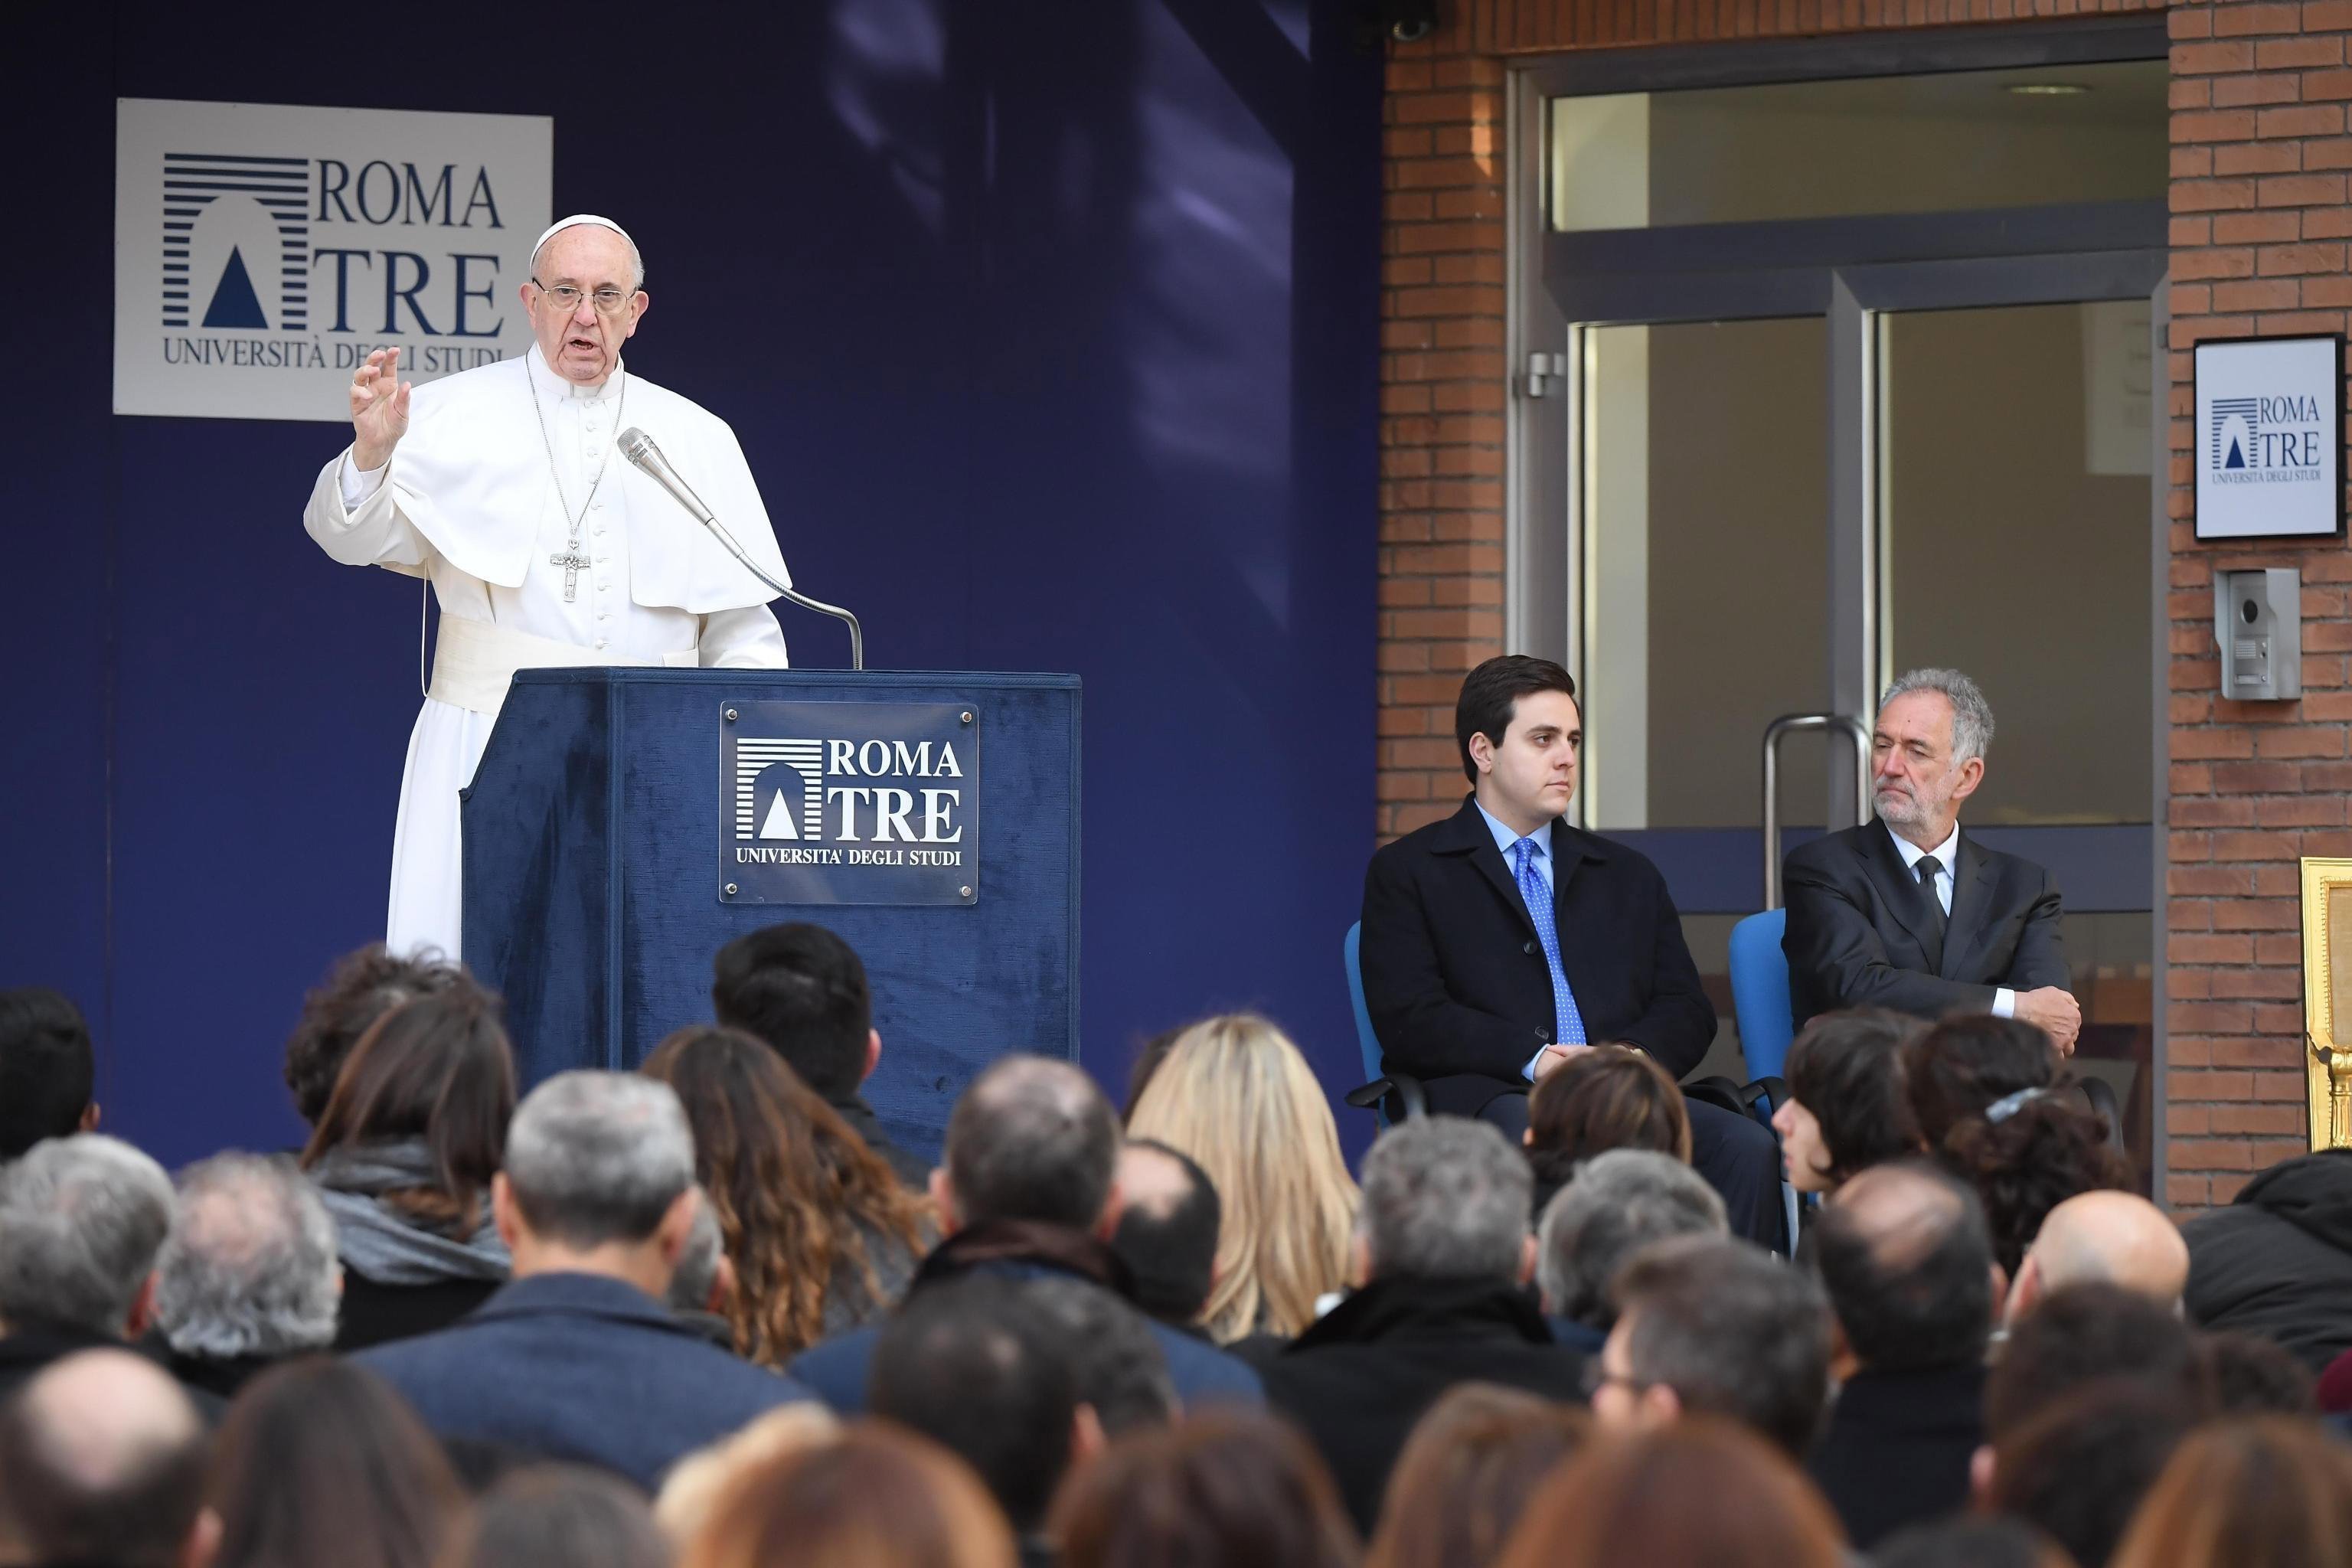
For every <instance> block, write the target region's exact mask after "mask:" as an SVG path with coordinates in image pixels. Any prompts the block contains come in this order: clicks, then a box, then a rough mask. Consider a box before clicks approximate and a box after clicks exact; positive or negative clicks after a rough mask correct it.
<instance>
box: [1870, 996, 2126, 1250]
mask: <svg viewBox="0 0 2352 1568" xmlns="http://www.w3.org/2000/svg"><path fill="white" fill-rule="evenodd" d="M1902 1059H1903V1071H1904V1077H1905V1082H1906V1089H1907V1090H1908V1099H1909V1101H1910V1106H1911V1113H1912V1116H1913V1118H1914V1119H1915V1120H1916V1122H1917V1124H1918V1128H1919V1133H1920V1137H1921V1140H1922V1142H1924V1143H1925V1144H1926V1146H1927V1152H1928V1153H1929V1154H1931V1155H1933V1156H1934V1157H1935V1158H1936V1159H1937V1161H1939V1162H1940V1163H1943V1165H1944V1166H1945V1167H1946V1168H1947V1169H1948V1170H1950V1171H1951V1172H1952V1173H1954V1174H1956V1175H1958V1176H1960V1177H1962V1178H1963V1179H1965V1180H1967V1181H1968V1182H1969V1183H1970V1184H1973V1185H1974V1186H1975V1187H1976V1189H1977V1195H1978V1197H1979V1198H1980V1199H1982V1200H1983V1203H1984V1208H1985V1218H1986V1220H1987V1221H1988V1222H1989V1223H1990V1226H1991V1227H1992V1240H1993V1258H1994V1259H1995V1261H1997V1262H1999V1263H2000V1267H2001V1269H2002V1271H2003V1272H2004V1273H2006V1274H2007V1275H2008V1277H2009V1278H2011V1279H2016V1278H2017V1273H2018V1270H2019V1268H2021V1267H2022V1266H2023V1265H2024V1262H2025V1253H2026V1249H2027V1248H2028V1247H2032V1245H2033V1238H2034V1237H2035V1236H2036V1235H2037V1234H2039V1232H2040V1231H2041V1229H2042V1221H2043V1220H2044V1219H2045V1218H2047V1217H2048V1216H2049V1214H2050V1211H2051V1210H2053V1209H2054V1208H2056V1207H2057V1206H2058V1205H2060V1204H2063V1203H2064V1202H2065V1201H2066V1200H2067V1199H2068V1198H2071V1197H2074V1196H2075V1195H2076V1194H2080V1193H2088V1192H2098V1191H2102V1190H2113V1191H2127V1190H2129V1189H2130V1188H2131V1186H2132V1184H2133V1173H2132V1168H2131V1163H2130V1162H2129V1161H2127V1160H2126V1159H2125V1158H2124V1156H2123V1155H2122V1154H2120V1153H2118V1152H2116V1149H2115V1148H2114V1146H2113V1145H2112V1144H2111V1143H2110V1142H2109V1141H2108V1131H2109V1129H2108V1126H2107V1121H2106V1118H2105V1117H2104V1116H2101V1115H2099V1114H2097V1113H2096V1112H2095V1111H2093V1110H2090V1109H2089V1108H2088V1106H2087V1104H2086V1103H2085V1102H2084V1100H2083V1099H2082V1097H2081V1096H2080V1094H2079V1093H2077V1092H2076V1091H2075V1090H2074V1080H2073V1079H2071V1078H2068V1077H2066V1076H2064V1075H2063V1074H2062V1073H2061V1072H2060V1071H2059V1068H2058V1055H2057V1052H2056V1050H2055V1048H2054V1047H2052V1045H2051V1044H2050V1041H2049V1038H2048V1037H2046V1036H2044V1035H2043V1034H2042V1031H2041V1030H2039V1029H2037V1028H2035V1027H2034V1026H2032V1025H2031V1024H2026V1023H2021V1022H2020V1021H2018V1020H2016V1019H2013V1018H1996V1017H1992V1016H1990V1015H1965V1016H1958V1017H1953V1018H1947V1019H1945V1020H1944V1021H1943V1022H1942V1023H1940V1024H1937V1025H1936V1026H1934V1027H1933V1028H1931V1029H1929V1030H1927V1032H1926V1033H1925V1034H1923V1035H1921V1036H1920V1037H1918V1038H1917V1039H1916V1040H1913V1041H1912V1042H1911V1043H1910V1044H1909V1045H1907V1046H1906V1047H1904V1050H1903V1053H1902Z"/></svg>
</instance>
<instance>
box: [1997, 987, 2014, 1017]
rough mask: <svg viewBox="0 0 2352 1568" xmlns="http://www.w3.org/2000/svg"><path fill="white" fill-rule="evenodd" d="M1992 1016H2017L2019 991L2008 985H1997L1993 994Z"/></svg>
mask: <svg viewBox="0 0 2352 1568" xmlns="http://www.w3.org/2000/svg"><path fill="white" fill-rule="evenodd" d="M1992 1016H1994V1017H1996V1018H2014V1017H2016V1016H2017V993H2016V992H2014V991H2011V989H2010V988H2009V987H2008V986H2006V985H2001V986H1996V987H1995V988H1994V990H1993V994H1992Z"/></svg>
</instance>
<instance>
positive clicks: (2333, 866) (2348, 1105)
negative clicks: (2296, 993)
mask: <svg viewBox="0 0 2352 1568" xmlns="http://www.w3.org/2000/svg"><path fill="white" fill-rule="evenodd" d="M2339 936H2340V937H2341V938H2342V940H2341V941H2338V940H2337V938H2338V937H2339ZM2303 1028H2304V1036H2303V1038H2304V1055H2303V1071H2304V1079H2305V1089H2306V1095H2307V1099H2308V1100H2309V1102H2310V1110H2311V1146H2312V1147H2313V1148H2314V1149H2347V1148H2352V859H2330V858H2319V857H2315V856H2305V858H2304V860H2303Z"/></svg>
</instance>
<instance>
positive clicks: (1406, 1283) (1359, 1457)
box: [1265, 982, 1584, 1535]
mask: <svg viewBox="0 0 2352 1568" xmlns="http://www.w3.org/2000/svg"><path fill="white" fill-rule="evenodd" d="M1571 984H1573V982H1571ZM1474 1382H1475V1383H1499V1384H1503V1385H1504V1386H1505V1387H1507V1388H1520V1389H1525V1390H1527V1391H1528V1393H1530V1394H1542V1395H1544V1396H1545V1397H1547V1398H1549V1399H1558V1400H1563V1401H1567V1402H1570V1403H1572V1404H1581V1403H1582V1402H1583V1397H1584V1388H1583V1382H1584V1357H1583V1356H1581V1355H1580V1354H1578V1353H1577V1352H1575V1351H1572V1350H1570V1349H1568V1348H1566V1347H1565V1346H1562V1345H1559V1344H1555V1343H1554V1342H1553V1341H1552V1333H1551V1327H1550V1325H1549V1323H1547V1322H1546V1321H1544V1317H1543V1314H1542V1313H1541V1312H1539V1311H1538V1310H1536V1307H1535V1304H1534V1303H1533V1302H1532V1301H1530V1300H1528V1296H1527V1293H1526V1292H1525V1291H1523V1290H1518V1289H1513V1288H1512V1287H1511V1286H1509V1285H1507V1284H1504V1283H1501V1282H1499V1281H1488V1280H1478V1279H1468V1280H1464V1279H1376V1280H1374V1281H1373V1282H1372V1283H1371V1284H1370V1285H1368V1286H1366V1287H1365V1288H1364V1289H1361V1290H1359V1291H1357V1292H1356V1293H1355V1294H1354V1295H1352V1296H1350V1297H1349V1298H1348V1299H1347V1300H1344V1301H1342V1302H1340V1303H1339V1305H1338V1306H1336V1307H1334V1308H1332V1309H1331V1310H1329V1311H1328V1312H1326V1313H1325V1314H1324V1315H1323V1316H1322V1317H1321V1318H1320V1319H1318V1321H1316V1322H1315V1323H1314V1324H1312V1325H1311V1326H1310V1327H1309V1328H1308V1329H1307V1331H1306V1332H1305V1333H1303V1334H1301V1335H1299V1336H1298V1338H1297V1339H1296V1340H1294V1341H1292V1342H1291V1344H1290V1348H1289V1349H1288V1350H1286V1351H1285V1352H1283V1353H1282V1354H1281V1355H1279V1356H1277V1357H1276V1358H1275V1359H1274V1360H1273V1361H1272V1362H1271V1363H1268V1364H1267V1366H1266V1369H1265V1394H1266V1399H1267V1401H1268V1403H1270V1404H1272V1405H1273V1406H1274V1407H1275V1408H1276V1410H1278V1411H1280V1412H1281V1413H1282V1414H1283V1415H1286V1416H1288V1417H1290V1419H1291V1420H1293V1421H1295V1422H1297V1424H1298V1426H1299V1427H1300V1429H1301V1430H1303V1431H1305V1432H1306V1434H1307V1436H1308V1437H1309V1438H1310V1439H1311V1440H1312V1441H1313V1442H1314V1444H1315V1447H1316V1448H1317V1450H1318V1452H1320V1453H1321V1454H1322V1456H1323V1458H1324V1461H1325V1462H1326V1463H1327V1464H1328V1465H1329V1466H1330V1467H1331V1477H1332V1479H1334V1480H1336V1481H1337V1482H1339V1496H1340V1499H1341V1500H1342V1501H1343V1502H1345V1503H1346V1504H1347V1507H1348V1511H1349V1513H1350V1514H1351V1515H1353V1516H1354V1518H1355V1521H1356V1527H1357V1528H1358V1529H1359V1530H1361V1531H1363V1532H1364V1533H1365V1534H1366V1535H1370V1533H1371V1531H1372V1527H1373V1524H1374V1523H1375V1522H1376V1521H1377V1520H1378V1519H1379V1516H1380V1509H1381V1493H1382V1492H1384V1491H1385V1490H1386V1489H1387V1488H1388V1480H1389V1471H1390V1470H1391V1469H1392V1468H1394V1467H1395V1465H1396V1458H1397V1454H1398V1452H1399V1451H1400V1450H1402V1448H1403V1447H1404V1442H1405V1439H1406V1438H1407V1437H1409V1436H1412V1428H1413V1425H1414V1423H1416V1422H1418V1421H1419V1420H1420V1419H1421V1417H1422V1415H1423V1413H1424V1412H1426V1411H1427V1410H1428V1408H1429V1407H1430V1405H1433V1404H1434V1403H1435V1402H1436V1400H1437V1398H1438V1396H1439V1395H1440V1394H1444V1392H1445V1391H1446V1390H1447V1389H1449V1388H1452V1387H1453V1386H1454V1384H1459V1383H1474Z"/></svg>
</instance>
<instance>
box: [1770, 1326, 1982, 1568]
mask: <svg viewBox="0 0 2352 1568" xmlns="http://www.w3.org/2000/svg"><path fill="white" fill-rule="evenodd" d="M1984 1385H1985V1369H1984V1363H1981V1362H1976V1361H1969V1362H1961V1363H1957V1364H1954V1365H1950V1366H1940V1367H1927V1368H1923V1369H1920V1370H1918V1371H1912V1372H1870V1371H1863V1372H1859V1373H1855V1374H1854V1375H1853V1377H1851V1378H1849V1379H1847V1381H1846V1383H1845V1385H1844V1386H1843V1388H1841V1389H1840V1390H1839V1391H1838V1399H1837V1404H1836V1405H1833V1406H1832V1408H1831V1411H1830V1420H1829V1429H1828V1430H1827V1431H1826V1432H1824V1433H1823V1434H1822V1440H1821V1443H1820V1445H1819V1446H1818V1447H1815V1448H1814V1449H1813V1452H1812V1456H1811V1458H1810V1459H1809V1460H1807V1462H1806V1468H1808V1469H1809V1470H1811V1472H1812V1476H1813V1479H1814V1481H1815V1482H1817V1483H1818V1484H1819V1485H1820V1487H1821V1489H1822V1496H1824V1497H1826V1498H1828V1499H1829V1500H1830V1506H1831V1507H1832V1508H1833V1509H1835V1510H1837V1516H1838V1519H1839V1520H1840V1521H1842V1522H1843V1524H1844V1525H1845V1533H1846V1539H1847V1540H1849V1541H1851V1542H1853V1545H1854V1547H1855V1548H1856V1550H1859V1551H1865V1552H1866V1551H1868V1550H1869V1549H1870V1548H1871V1547H1873V1546H1875V1545H1876V1544H1878V1542H1880V1541H1881V1540H1883V1539H1884V1538H1885V1537H1886V1536H1889V1535H1892V1534H1893V1533H1895V1531H1898V1530H1900V1529H1902V1528H1903V1527H1905V1526H1906V1525H1912V1524H1926V1523H1927V1522H1929V1521H1933V1520H1938V1519H1942V1518H1943V1517H1944V1516H1945V1515H1947V1514H1951V1513H1957V1512H1958V1511H1959V1510H1961V1509H1963V1508H1965V1507H1967V1506H1968V1501H1969V1459H1970V1458H1971V1457H1972V1456H1973V1455H1974V1454H1975V1453H1976V1451H1977V1447H1978V1445H1979V1444H1981V1443H1982V1442H1983V1441H1984Z"/></svg>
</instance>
